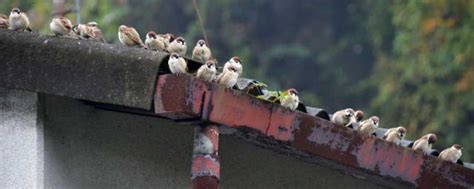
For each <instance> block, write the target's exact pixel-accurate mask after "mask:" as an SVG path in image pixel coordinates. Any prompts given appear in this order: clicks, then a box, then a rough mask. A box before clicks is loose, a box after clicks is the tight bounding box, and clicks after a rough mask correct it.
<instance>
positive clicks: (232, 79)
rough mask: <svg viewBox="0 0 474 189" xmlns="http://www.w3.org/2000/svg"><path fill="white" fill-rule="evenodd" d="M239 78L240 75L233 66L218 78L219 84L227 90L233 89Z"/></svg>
mask: <svg viewBox="0 0 474 189" xmlns="http://www.w3.org/2000/svg"><path fill="white" fill-rule="evenodd" d="M238 78H239V73H237V69H236V68H235V67H233V66H229V67H227V69H224V71H223V72H222V73H221V74H219V76H218V77H217V83H218V84H220V85H223V86H225V87H226V88H232V87H234V85H235V84H237V79H238Z"/></svg>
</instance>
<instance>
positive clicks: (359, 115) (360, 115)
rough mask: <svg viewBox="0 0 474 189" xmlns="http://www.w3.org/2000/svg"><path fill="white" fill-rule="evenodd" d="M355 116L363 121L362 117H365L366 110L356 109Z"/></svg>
mask: <svg viewBox="0 0 474 189" xmlns="http://www.w3.org/2000/svg"><path fill="white" fill-rule="evenodd" d="M354 116H355V117H356V121H358V122H361V121H362V119H364V112H363V111H362V110H357V111H355V113H354Z"/></svg>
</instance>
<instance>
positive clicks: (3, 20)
mask: <svg viewBox="0 0 474 189" xmlns="http://www.w3.org/2000/svg"><path fill="white" fill-rule="evenodd" d="M0 28H4V29H5V28H8V16H6V15H3V14H0Z"/></svg>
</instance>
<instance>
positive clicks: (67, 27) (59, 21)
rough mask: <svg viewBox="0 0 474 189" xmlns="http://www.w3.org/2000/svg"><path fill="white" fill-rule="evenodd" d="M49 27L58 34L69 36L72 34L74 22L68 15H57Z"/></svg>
mask: <svg viewBox="0 0 474 189" xmlns="http://www.w3.org/2000/svg"><path fill="white" fill-rule="evenodd" d="M49 28H50V29H51V31H52V32H53V33H54V34H55V35H56V36H67V35H70V34H71V31H72V23H71V20H69V19H67V18H66V17H62V16H56V17H54V18H53V20H51V22H50V23H49Z"/></svg>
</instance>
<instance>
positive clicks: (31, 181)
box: [0, 88, 44, 188]
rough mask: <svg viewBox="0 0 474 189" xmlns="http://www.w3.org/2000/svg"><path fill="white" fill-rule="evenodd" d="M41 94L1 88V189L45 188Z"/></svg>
mask: <svg viewBox="0 0 474 189" xmlns="http://www.w3.org/2000/svg"><path fill="white" fill-rule="evenodd" d="M38 105H39V103H38V95H37V94H36V93H33V92H27V91H19V90H9V89H5V88H0V162H1V163H0V188H43V186H44V182H43V180H44V179H43V170H44V169H43V159H44V157H43V124H42V119H41V117H42V116H39V115H41V113H39V111H38V110H39V109H40V108H39V107H38Z"/></svg>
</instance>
